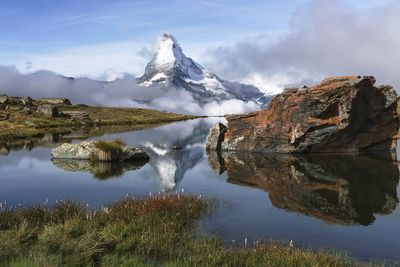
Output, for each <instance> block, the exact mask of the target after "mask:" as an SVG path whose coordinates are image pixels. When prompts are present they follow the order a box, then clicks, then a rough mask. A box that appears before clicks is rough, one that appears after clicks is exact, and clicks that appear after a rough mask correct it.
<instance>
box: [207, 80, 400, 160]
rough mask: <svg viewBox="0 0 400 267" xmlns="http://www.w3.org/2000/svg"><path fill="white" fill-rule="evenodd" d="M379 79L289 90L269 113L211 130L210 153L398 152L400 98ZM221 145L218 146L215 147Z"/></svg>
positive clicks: (231, 120) (230, 121) (276, 99)
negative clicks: (223, 128)
mask: <svg viewBox="0 0 400 267" xmlns="http://www.w3.org/2000/svg"><path fill="white" fill-rule="evenodd" d="M374 84H375V79H374V78H373V77H359V76H358V77H357V76H346V77H333V78H327V79H325V80H323V81H322V82H321V83H320V84H318V85H316V86H313V87H310V88H301V89H299V88H295V89H288V90H285V91H284V92H283V93H281V94H278V95H276V96H275V97H274V98H273V99H272V101H271V103H270V105H269V108H268V109H265V110H261V111H258V112H254V113H248V114H244V115H237V116H228V117H227V120H228V124H227V130H226V133H224V134H223V140H221V131H218V130H217V129H216V128H212V129H211V130H210V133H209V136H208V141H207V148H208V149H218V147H221V149H222V150H249V151H255V152H265V153H293V152H360V151H374V150H386V151H388V150H394V149H395V148H396V143H397V142H396V138H397V133H398V130H399V118H398V112H397V106H398V103H397V101H398V96H397V94H396V91H395V90H394V89H393V88H392V87H390V86H375V85H374ZM216 140H218V142H217V143H216V142H215V141H216Z"/></svg>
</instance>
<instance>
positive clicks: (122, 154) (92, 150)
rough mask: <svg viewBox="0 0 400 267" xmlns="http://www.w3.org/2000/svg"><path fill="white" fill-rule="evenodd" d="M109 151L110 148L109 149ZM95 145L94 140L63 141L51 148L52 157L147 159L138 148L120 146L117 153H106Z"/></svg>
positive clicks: (101, 159)
mask: <svg viewBox="0 0 400 267" xmlns="http://www.w3.org/2000/svg"><path fill="white" fill-rule="evenodd" d="M110 151H111V150H110ZM108 152H109V151H103V150H101V149H100V148H98V147H97V146H96V141H83V142H81V143H77V144H70V143H65V144H62V145H61V146H59V147H57V148H55V149H53V150H52V152H51V155H52V158H53V159H76V160H98V161H140V160H146V161H148V160H149V156H148V155H147V154H146V153H145V152H144V151H143V150H141V149H140V148H137V147H130V146H122V147H121V150H120V151H118V153H113V152H111V154H110V155H109V154H108Z"/></svg>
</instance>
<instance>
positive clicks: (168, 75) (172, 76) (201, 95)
mask: <svg viewBox="0 0 400 267" xmlns="http://www.w3.org/2000/svg"><path fill="white" fill-rule="evenodd" d="M138 83H139V85H141V86H145V87H152V86H160V85H161V86H163V87H164V88H166V89H168V88H169V87H173V88H176V89H183V90H186V91H187V92H189V93H190V94H191V95H192V97H193V99H194V100H195V101H196V102H197V103H199V104H200V105H203V104H206V103H210V102H213V101H223V100H230V99H239V100H242V101H245V102H247V101H253V102H256V103H257V104H259V105H265V104H266V103H267V102H268V101H269V97H266V96H265V95H264V94H263V93H262V92H261V91H260V90H259V89H258V88H257V87H255V86H252V85H246V84H241V83H238V82H229V81H225V80H222V79H221V78H219V77H218V76H217V75H216V74H214V73H212V72H210V71H209V70H207V69H206V68H204V67H202V66H201V65H200V64H198V63H196V62H195V61H194V60H193V59H191V58H188V57H186V56H185V54H184V53H183V51H182V48H181V46H180V45H179V43H178V41H177V40H176V39H175V37H174V36H172V35H170V34H167V33H165V34H164V35H163V36H162V38H161V40H160V42H159V43H158V46H157V49H156V53H155V55H154V57H153V59H152V60H151V61H150V63H148V64H147V66H146V69H145V73H144V74H143V76H142V77H140V78H138Z"/></svg>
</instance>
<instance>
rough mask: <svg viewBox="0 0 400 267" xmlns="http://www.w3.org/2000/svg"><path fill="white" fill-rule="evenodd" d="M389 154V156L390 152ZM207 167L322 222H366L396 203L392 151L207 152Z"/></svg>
mask: <svg viewBox="0 0 400 267" xmlns="http://www.w3.org/2000/svg"><path fill="white" fill-rule="evenodd" d="M394 157H395V155H394ZM208 161H209V165H210V167H211V168H212V169H213V170H214V171H215V172H217V173H219V174H221V173H223V172H224V171H225V170H226V171H227V175H228V182H229V183H234V184H240V185H245V186H252V187H257V188H260V189H262V190H264V191H266V192H268V196H269V198H270V200H271V203H272V204H273V205H274V206H275V207H278V208H281V209H285V210H287V211H292V212H297V213H301V214H304V215H307V216H313V217H317V218H320V219H322V220H324V221H326V222H328V223H333V224H343V225H357V224H359V225H369V224H372V223H373V222H374V220H375V216H374V214H390V213H392V212H393V211H394V210H395V208H396V206H397V203H398V202H399V200H398V198H397V191H396V189H397V185H398V182H399V170H398V166H397V162H396V161H395V160H393V156H392V155H390V154H388V155H386V154H385V155H382V154H374V155H331V154H313V155H298V154H296V155H282V154H278V155H267V156H264V155H259V154H254V153H237V152H236V153H232V152H229V153H223V154H222V155H221V154H219V153H216V152H214V151H210V152H208Z"/></svg>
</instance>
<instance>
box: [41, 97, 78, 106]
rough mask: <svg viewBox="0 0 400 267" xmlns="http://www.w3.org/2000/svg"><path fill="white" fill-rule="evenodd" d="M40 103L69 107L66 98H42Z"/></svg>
mask: <svg viewBox="0 0 400 267" xmlns="http://www.w3.org/2000/svg"><path fill="white" fill-rule="evenodd" d="M40 101H42V102H45V103H48V104H51V105H68V106H70V105H71V101H69V99H67V98H42V99H40Z"/></svg>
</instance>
